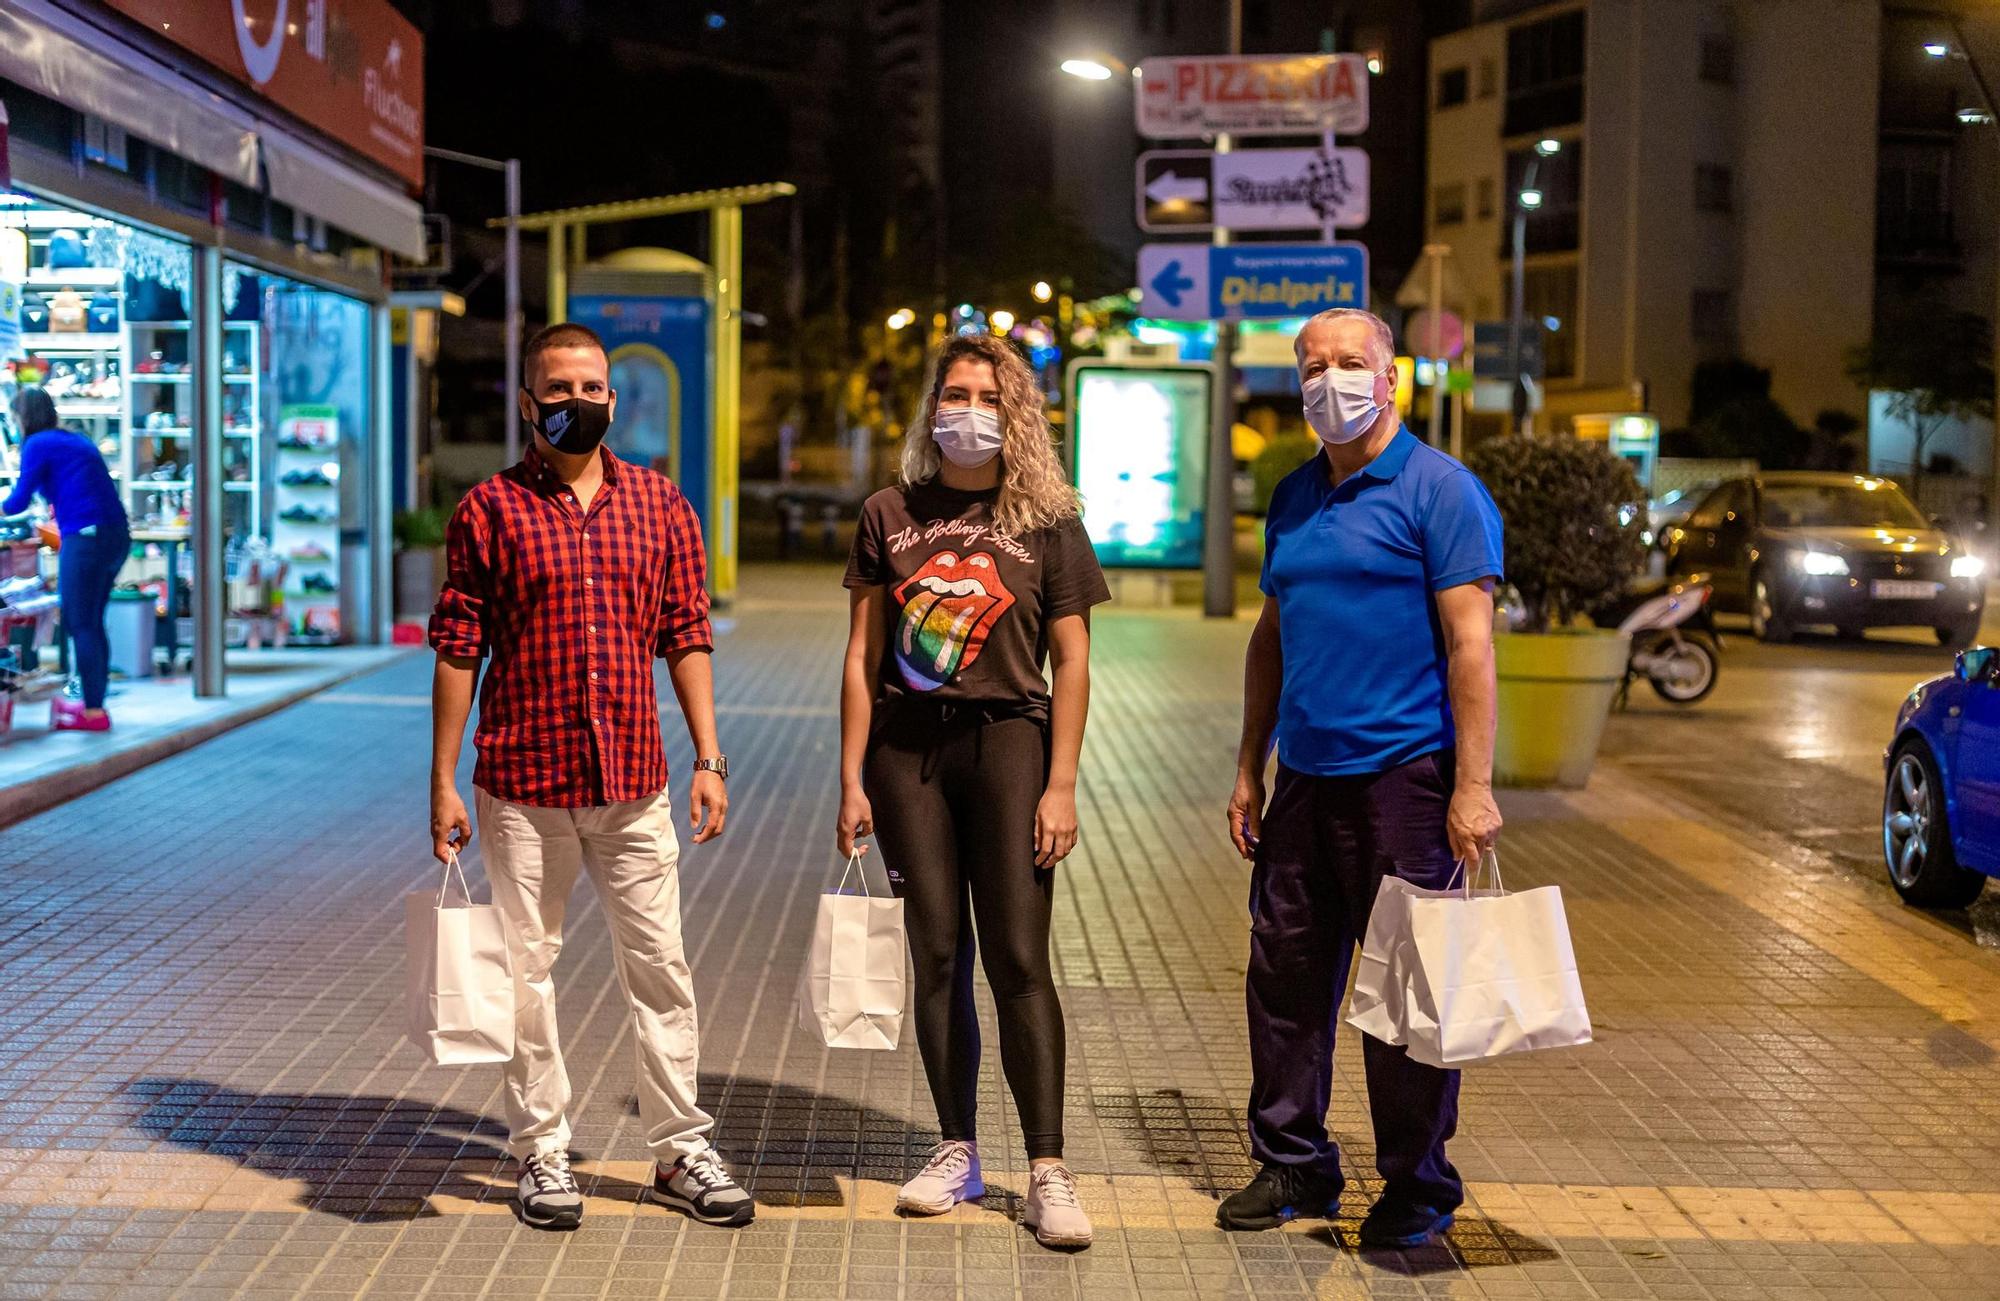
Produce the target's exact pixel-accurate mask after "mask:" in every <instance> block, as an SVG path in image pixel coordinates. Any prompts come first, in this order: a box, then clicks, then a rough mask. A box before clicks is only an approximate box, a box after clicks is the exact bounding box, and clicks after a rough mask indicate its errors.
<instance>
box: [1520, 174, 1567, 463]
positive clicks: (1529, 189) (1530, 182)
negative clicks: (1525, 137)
mask: <svg viewBox="0 0 2000 1301" xmlns="http://www.w3.org/2000/svg"><path fill="white" fill-rule="evenodd" d="M1561 152H1562V141H1560V140H1558V139H1556V138H1555V137H1554V136H1543V137H1542V138H1541V139H1540V140H1537V141H1535V152H1534V154H1533V155H1532V156H1531V157H1529V159H1528V165H1527V167H1526V168H1524V169H1523V170H1522V172H1521V190H1520V193H1519V194H1517V195H1516V196H1515V201H1514V285H1513V289H1514V294H1513V299H1514V301H1513V310H1512V311H1511V312H1509V313H1508V316H1507V365H1508V369H1509V371H1510V374H1511V379H1510V380H1509V383H1510V384H1511V385H1512V386H1513V402H1512V409H1513V413H1514V427H1515V428H1516V429H1519V428H1521V427H1522V426H1523V422H1524V421H1525V420H1526V419H1527V415H1528V388H1527V385H1526V384H1524V383H1523V382H1522V378H1521V343H1522V338H1523V325H1522V318H1523V316H1524V314H1525V313H1526V311H1527V284H1528V272H1527V257H1528V214H1529V213H1531V212H1534V211H1536V210H1538V209H1539V208H1540V207H1541V206H1542V203H1543V200H1544V197H1545V196H1544V195H1543V194H1542V192H1541V190H1539V189H1538V188H1536V186H1535V176H1536V173H1538V172H1540V171H1541V168H1542V160H1543V159H1544V158H1553V157H1555V156H1556V155H1557V154H1559V153H1561Z"/></svg>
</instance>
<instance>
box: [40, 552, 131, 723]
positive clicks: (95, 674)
mask: <svg viewBox="0 0 2000 1301" xmlns="http://www.w3.org/2000/svg"><path fill="white" fill-rule="evenodd" d="M131 552H132V539H131V538H130V537H129V536H128V535H127V534H126V532H125V530H124V529H122V528H120V529H114V530H110V531H102V530H100V531H99V532H97V533H70V534H66V535H65V536H64V537H63V540H62V551H61V552H60V553H58V556H57V562H58V564H59V565H60V568H59V569H58V570H57V571H56V584H57V594H58V595H59V596H60V597H61V598H62V621H63V627H64V628H65V629H67V630H68V632H69V640H70V645H71V646H72V647H73V648H74V653H75V655H76V675H77V677H78V678H79V679H81V680H82V682H83V706H84V708H85V709H102V708H104V692H105V689H106V686H107V684H108V683H109V682H110V680H111V641H110V639H109V638H108V637H106V636H105V635H104V607H105V606H106V605H107V604H109V603H110V601H111V585H112V583H114V582H115V581H117V578H118V571H119V569H120V568H122V567H123V566H124V564H125V558H126V557H127V556H129V555H130V554H131Z"/></svg>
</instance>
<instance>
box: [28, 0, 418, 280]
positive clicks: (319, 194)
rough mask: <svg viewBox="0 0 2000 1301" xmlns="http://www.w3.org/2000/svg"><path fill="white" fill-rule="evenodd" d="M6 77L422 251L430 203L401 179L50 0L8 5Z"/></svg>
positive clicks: (365, 234) (316, 211)
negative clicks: (379, 176)
mask: <svg viewBox="0 0 2000 1301" xmlns="http://www.w3.org/2000/svg"><path fill="white" fill-rule="evenodd" d="M0 77H5V78H7V79H8V80H10V81H15V82H18V83H20V84H21V85H23V86H26V87H28V88H29V89H31V90H34V91H36V92H38V93H40V94H43V95H47V96H48V97H49V98H50V99H53V100H55V101H57V102H58V103H61V104H63V105H66V106H67V107H69V108H72V109H75V110H77V111H78V112H83V113H90V114H93V115H95V116H97V117H101V118H103V119H104V120H105V121H107V122H110V123H113V124H114V125H117V126H120V127H123V128H124V129H125V130H127V131H129V132H131V133H132V134H133V135H136V136H138V137H140V138H141V139H144V140H149V141H152V142H153V143H154V144H157V145H159V146H160V147H161V148H164V149H168V150H171V151H172V152H174V153H176V154H178V155H180V156H181V157H183V158H187V159H189V160H190V161H192V162H195V163H198V164H200V165H201V166H203V167H206V168H208V169H209V170H211V171H213V172H215V173H217V174H218V175H221V176H223V177H226V178H227V179H229V180H231V181H235V182H236V183H237V184H239V185H244V186H248V187H249V188H251V189H261V188H262V180H263V176H264V175H265V174H268V176H269V178H270V186H271V197H272V198H274V199H276V200H277V201H278V202H280V203H285V204H289V205H291V206H292V207H294V208H296V209H298V210H299V211H301V212H305V213H308V214H310V215H312V216H314V217H317V218H319V219H320V220H322V221H325V222H327V223H329V224H331V225H333V226H337V227H339V228H340V229H342V230H344V231H347V232H348V233H349V234H352V235H355V236H358V237H360V238H362V239H364V240H367V241H368V242H369V243H371V244H375V245H377V246H379V247H381V248H385V249H388V250H389V251H391V252H393V253H397V254H399V255H401V256H403V257H409V258H416V257H421V256H422V255H423V250H424V234H423V211H422V209H421V208H420V207H419V205H418V204H417V203H416V201H415V200H413V199H411V198H409V197H408V196H406V195H404V194H402V193H400V192H399V191H397V190H396V189H395V188H394V187H392V186H389V185H386V184H384V183H382V182H381V181H378V180H376V179H374V178H373V177H371V176H369V175H368V174H367V173H366V172H364V171H362V170H361V169H359V168H356V167H353V166H350V165H348V164H347V163H344V162H342V161H341V160H340V159H338V158H336V157H335V156H334V155H333V154H331V153H329V152H328V151H326V150H324V149H321V148H319V147H317V146H315V145H313V144H311V143H308V142H307V141H306V140H304V139H303V138H301V137H300V135H299V134H298V133H296V132H295V131H291V130H288V129H286V128H285V127H283V126H281V125H279V124H277V123H275V122H272V121H270V120H268V119H266V118H264V117H262V116H260V115H258V114H257V113H255V112H254V111H253V110H251V109H250V108H248V107H246V106H244V105H242V104H239V103H236V102H234V101H232V100H229V99H227V98H225V97H223V96H222V95H220V94H218V93H216V92H215V91H212V90H210V89H208V88H207V87H205V86H203V85H201V84H200V83H198V82H196V81H195V80H194V79H193V78H190V77H187V76H185V75H183V74H182V73H180V72H179V71H177V70H176V69H175V68H173V67H172V66H171V65H169V64H167V63H165V62H163V61H161V60H160V59H159V58H157V57H155V56H154V55H152V54H150V53H148V52H147V51H145V50H142V49H139V48H137V47H136V46H131V45H126V44H124V43H122V42H119V41H117V40H116V38H115V37H113V36H111V35H110V34H108V33H107V32H106V31H105V30H104V29H103V28H101V27H99V26H97V25H95V24H93V23H90V22H88V21H87V20H85V19H83V18H81V17H79V16H78V15H75V14H72V13H69V12H66V11H65V10H62V9H59V8H57V7H56V6H55V5H53V4H50V3H47V0H8V3H7V4H6V5H5V6H4V7H0Z"/></svg>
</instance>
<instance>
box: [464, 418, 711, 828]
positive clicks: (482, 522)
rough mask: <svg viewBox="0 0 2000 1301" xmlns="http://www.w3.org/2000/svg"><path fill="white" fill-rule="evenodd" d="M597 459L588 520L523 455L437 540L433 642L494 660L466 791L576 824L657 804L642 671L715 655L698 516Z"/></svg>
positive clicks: (648, 696)
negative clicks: (442, 574)
mask: <svg viewBox="0 0 2000 1301" xmlns="http://www.w3.org/2000/svg"><path fill="white" fill-rule="evenodd" d="M603 455H604V485H603V487H601V488H599V489H598V490H597V496H596V497H595V498H593V499H592V501H591V503H590V510H589V511H588V512H587V513H586V512H584V511H582V510H580V509H579V508H578V504H577V499H576V494H574V493H573V492H571V491H570V489H569V486H568V485H567V484H565V483H564V482H563V481H562V480H561V479H560V478H559V477H558V476H557V475H556V472H555V471H554V470H553V469H552V468H551V467H550V466H549V464H548V463H547V462H546V461H544V460H543V459H542V458H541V457H540V456H539V455H537V454H536V452H535V451H534V450H533V449H532V448H530V449H529V451H528V454H527V456H526V457H525V458H524V459H523V460H522V461H521V463H520V464H518V465H516V466H514V467H513V468H512V469H510V470H507V471H504V472H502V473H501V474H498V475H496V476H494V477H493V478H491V479H488V480H487V481H486V482H484V483H482V484H480V485H479V486H478V487H476V488H474V489H473V490H472V491H471V492H469V493H467V494H466V495H465V500H464V501H462V502H461V503H459V507H458V511H457V512H456V513H455V514H454V515H453V516H452V517H451V527H450V529H449V530H448V532H447V533H446V535H445V547H446V555H447V559H448V562H449V568H450V575H449V577H448V579H447V580H446V582H445V587H444V592H443V594H442V595H441V596H439V597H438V604H437V610H436V611H435V612H434V613H433V614H432V615H431V631H430V642H431V646H432V647H433V648H435V649H436V650H437V651H438V653H439V654H442V655H451V656H456V657H460V658H464V659H473V658H477V657H479V656H482V655H483V656H488V657H490V659H489V662H488V663H487V665H486V673H485V679H484V681H483V682H482V683H481V684H480V688H479V730H478V732H477V733H476V735H475V736H474V737H473V745H474V746H475V747H476V748H477V749H478V751H479V765H478V768H477V769H476V771H475V772H474V774H473V778H472V780H473V782H474V783H475V784H476V785H477V786H478V787H479V788H480V789H481V790H483V791H485V792H486V793H487V794H489V795H492V796H493V797H494V798H496V799H502V800H507V801H510V802H512V803H515V804H533V805H538V806H541V807H543V808H586V807H590V806H593V805H602V804H615V803H620V802H622V801H625V800H636V799H643V798H646V797H647V796H651V795H657V794H659V792H660V791H661V790H663V789H665V787H666V784H667V756H666V750H665V748H664V747H663V746H662V745H661V742H660V708H659V697H658V694H657V693H656V692H655V690H654V687H653V658H654V657H655V656H658V655H669V654H672V653H673V652H675V651H680V650H687V649H690V648H698V649H701V650H708V649H710V648H712V646H713V644H714V643H713V638H712V635H711V633H710V631H709V625H708V586H707V576H708V562H707V557H706V555H705V553H704V552H703V550H702V543H701V524H700V522H699V521H698V520H697V519H696V518H695V513H694V509H693V508H692V507H691V506H689V505H688V502H687V498H685V497H683V496H682V495H681V491H680V489H679V488H676V487H675V486H674V485H673V483H672V482H671V481H669V480H668V479H666V478H664V477H663V476H661V475H658V474H654V473H653V472H652V471H650V470H644V469H641V468H639V467H638V466H634V465H628V464H626V463H624V462H622V461H620V460H619V459H618V458H617V457H615V456H613V455H612V454H611V452H610V451H609V450H608V449H607V450H605V452H604V454H603Z"/></svg>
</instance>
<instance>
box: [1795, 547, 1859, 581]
mask: <svg viewBox="0 0 2000 1301" xmlns="http://www.w3.org/2000/svg"><path fill="white" fill-rule="evenodd" d="M1792 563H1794V564H1796V565H1797V566H1798V567H1799V568H1800V569H1803V570H1805V571H1806V572H1807V573H1808V574H1818V575H1820V576H1822V577H1824V576H1825V575H1828V574H1844V573H1846V572H1847V562H1846V561H1845V560H1842V559H1841V558H1840V557H1839V556H1836V555H1834V554H1832V553H1831V552H1827V551H1794V552H1793V553H1792Z"/></svg>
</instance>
